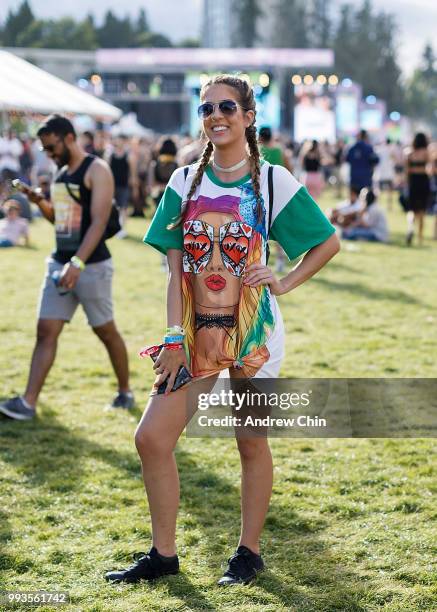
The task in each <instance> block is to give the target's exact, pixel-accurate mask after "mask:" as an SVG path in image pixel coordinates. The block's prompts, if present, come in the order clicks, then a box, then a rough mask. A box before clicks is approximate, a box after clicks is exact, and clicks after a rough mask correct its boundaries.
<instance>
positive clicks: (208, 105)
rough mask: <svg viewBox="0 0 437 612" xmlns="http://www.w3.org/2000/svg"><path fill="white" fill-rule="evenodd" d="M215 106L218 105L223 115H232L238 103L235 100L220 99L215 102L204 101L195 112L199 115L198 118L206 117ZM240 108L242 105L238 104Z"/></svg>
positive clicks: (211, 112)
mask: <svg viewBox="0 0 437 612" xmlns="http://www.w3.org/2000/svg"><path fill="white" fill-rule="evenodd" d="M216 106H218V107H219V109H220V112H221V113H222V114H223V115H228V116H229V115H233V114H234V113H236V112H237V109H238V107H239V106H240V105H239V104H237V102H234V100H221V101H220V102H215V103H213V102H204V103H203V104H201V105H200V106H199V108H198V109H197V114H198V115H199V118H200V119H207V118H208V117H210V116H211V115H212V114H213V112H214V110H215V107H216ZM240 108H243V107H242V106H240ZM243 110H246V109H244V108H243Z"/></svg>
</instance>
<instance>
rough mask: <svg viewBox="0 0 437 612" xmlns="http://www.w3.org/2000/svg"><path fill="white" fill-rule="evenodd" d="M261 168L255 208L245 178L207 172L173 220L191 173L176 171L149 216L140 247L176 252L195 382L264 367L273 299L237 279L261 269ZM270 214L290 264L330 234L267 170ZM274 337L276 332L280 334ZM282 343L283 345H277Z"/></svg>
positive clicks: (288, 178)
mask: <svg viewBox="0 0 437 612" xmlns="http://www.w3.org/2000/svg"><path fill="white" fill-rule="evenodd" d="M268 166H269V164H268V163H267V162H265V163H263V164H262V166H261V176H260V186H261V195H262V198H261V202H257V199H256V197H255V193H254V190H253V187H252V181H251V178H250V175H246V176H244V177H243V178H241V179H240V180H238V181H235V182H233V183H224V182H223V181H221V180H220V179H219V178H218V177H216V176H215V174H214V173H213V171H212V169H211V168H210V167H209V166H208V167H207V168H206V171H205V173H204V175H203V178H202V182H201V184H200V185H199V187H198V188H197V189H196V192H195V194H194V196H193V197H192V199H191V200H190V201H189V202H188V203H187V205H186V207H185V210H184V217H183V222H182V224H181V225H179V226H178V227H177V228H176V229H174V230H171V229H170V230H169V229H167V226H168V225H169V224H170V223H172V222H173V221H174V220H175V219H177V218H178V217H179V216H180V212H181V203H182V202H183V201H185V199H186V195H187V193H188V191H189V188H190V186H191V182H192V179H193V177H194V175H195V172H196V166H194V165H193V166H190V167H189V172H188V176H187V178H185V175H184V169H183V168H179V169H178V170H176V171H175V172H174V173H173V175H172V177H171V179H170V181H169V183H168V185H167V188H166V190H165V193H164V196H163V198H162V200H161V202H160V204H159V206H158V209H157V211H156V213H155V216H154V217H153V220H152V223H151V225H150V227H149V230H148V232H147V234H146V236H145V238H144V242H146V243H147V244H150V245H151V246H153V247H155V248H156V249H158V250H159V251H161V252H162V253H164V254H165V253H167V251H168V249H179V250H181V251H182V253H183V255H182V262H183V263H182V265H183V271H182V293H183V323H182V324H183V327H184V328H185V330H186V338H185V348H186V351H187V355H188V359H189V364H190V368H191V371H192V373H193V375H194V376H196V377H204V376H210V375H212V374H215V373H217V372H220V371H221V370H223V369H226V368H229V367H236V368H239V369H240V370H241V375H242V376H245V377H247V378H251V377H252V376H255V375H256V373H257V372H258V371H260V369H261V368H262V366H263V364H264V363H266V362H267V361H268V360H269V357H270V353H271V351H272V343H271V342H269V340H270V339H271V338H272V337H273V336H274V331H275V313H278V307H277V304H276V299H275V297H274V296H273V295H271V293H270V290H269V287H268V285H263V286H260V287H249V286H247V285H244V284H243V273H244V270H245V269H246V267H247V266H249V265H250V264H252V263H262V264H265V263H266V256H267V250H266V247H267V239H268V233H269V232H268V202H269V196H268V180H267V175H268ZM273 193H274V199H273V210H272V217H271V228H270V235H269V238H270V239H273V240H276V241H277V242H278V243H279V244H280V245H281V246H282V248H283V249H284V250H285V252H286V253H287V255H288V257H289V259H295V258H296V257H298V256H299V255H301V254H302V253H304V252H306V251H308V250H309V249H311V248H312V247H314V246H316V245H318V244H320V243H321V242H324V241H325V240H326V239H327V238H329V236H330V235H331V234H332V233H333V232H334V231H335V229H334V227H333V226H332V225H331V224H330V223H329V221H328V219H327V218H326V217H325V215H324V214H323V213H322V212H321V210H320V209H319V207H318V206H317V204H316V203H315V202H314V200H313V199H312V198H311V196H310V195H309V194H308V192H307V190H306V188H305V187H303V186H302V185H301V184H300V183H299V182H298V181H297V180H296V179H295V178H294V177H293V175H292V174H290V172H288V170H286V169H285V168H283V167H280V166H275V167H274V170H273ZM281 334H282V331H281ZM282 340H283V338H282Z"/></svg>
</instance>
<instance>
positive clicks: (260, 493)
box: [237, 437, 273, 554]
mask: <svg viewBox="0 0 437 612" xmlns="http://www.w3.org/2000/svg"><path fill="white" fill-rule="evenodd" d="M237 445H238V450H239V451H240V459H241V536H240V542H239V544H241V545H243V546H247V548H249V549H250V550H251V551H252V552H254V553H257V554H259V538H260V535H261V532H262V529H263V526H264V521H265V518H266V515H267V511H268V508H269V502H270V497H271V494H272V485H273V462H272V454H271V452H270V448H269V442H268V439H267V437H258V438H257V437H253V438H237Z"/></svg>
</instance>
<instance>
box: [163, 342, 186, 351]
mask: <svg viewBox="0 0 437 612" xmlns="http://www.w3.org/2000/svg"><path fill="white" fill-rule="evenodd" d="M164 348H166V349H167V350H168V351H179V350H180V349H183V348H184V345H183V344H164Z"/></svg>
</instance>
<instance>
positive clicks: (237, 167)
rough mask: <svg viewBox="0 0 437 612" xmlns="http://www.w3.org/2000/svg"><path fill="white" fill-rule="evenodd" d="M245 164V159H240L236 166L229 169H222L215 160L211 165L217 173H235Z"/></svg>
mask: <svg viewBox="0 0 437 612" xmlns="http://www.w3.org/2000/svg"><path fill="white" fill-rule="evenodd" d="M246 162H247V157H245V158H244V159H242V160H241V161H240V162H238V164H235V165H234V166H230V167H229V168H222V167H221V166H219V165H218V164H217V163H216V161H215V159H213V160H212V165H213V166H214V168H215V169H216V170H218V171H219V172H235V170H239V169H240V168H242V167H243V166H244V164H245V163H246Z"/></svg>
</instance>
